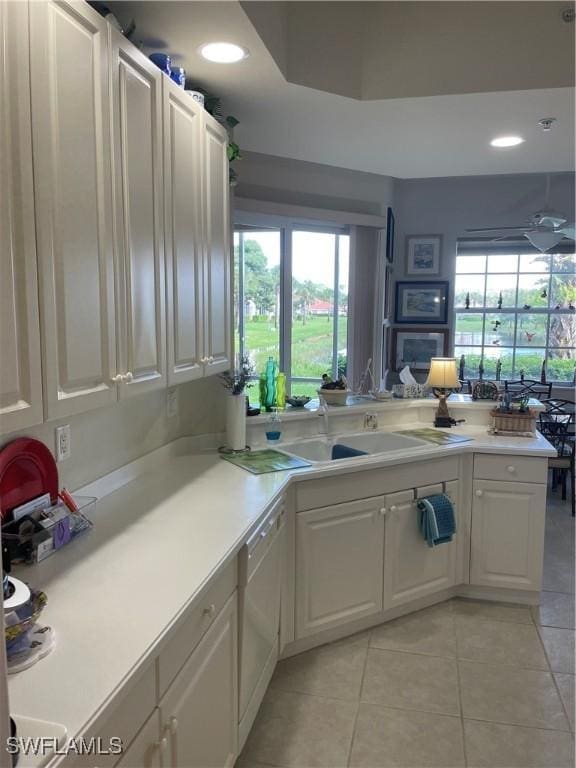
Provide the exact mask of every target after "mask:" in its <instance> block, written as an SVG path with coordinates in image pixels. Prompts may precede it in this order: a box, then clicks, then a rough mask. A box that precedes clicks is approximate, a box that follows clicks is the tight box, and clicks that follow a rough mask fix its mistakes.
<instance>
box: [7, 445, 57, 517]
mask: <svg viewBox="0 0 576 768" xmlns="http://www.w3.org/2000/svg"><path fill="white" fill-rule="evenodd" d="M43 493H49V494H50V498H51V500H52V503H56V501H57V499H58V469H57V467H56V462H55V461H54V457H53V456H52V454H51V453H50V451H49V450H48V448H46V446H45V445H44V443H41V442H40V441H39V440H34V439H33V438H31V437H19V438H17V439H16V440H13V441H12V442H11V443H8V445H5V446H4V448H2V450H1V451H0V519H2V520H4V519H5V518H6V516H7V515H8V513H9V512H11V511H12V510H13V509H14V507H18V506H19V505H20V504H25V503H26V502H27V501H30V499H34V498H36V496H41V495H42V494H43Z"/></svg>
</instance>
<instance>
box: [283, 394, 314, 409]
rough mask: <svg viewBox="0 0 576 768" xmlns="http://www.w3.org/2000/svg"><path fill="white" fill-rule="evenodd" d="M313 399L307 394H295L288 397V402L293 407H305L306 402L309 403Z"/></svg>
mask: <svg viewBox="0 0 576 768" xmlns="http://www.w3.org/2000/svg"><path fill="white" fill-rule="evenodd" d="M310 400H311V398H310V397H307V396H306V395H293V396H292V397H287V398H286V402H287V403H289V404H290V405H291V406H292V407H293V408H304V406H305V405H306V403H309V402H310Z"/></svg>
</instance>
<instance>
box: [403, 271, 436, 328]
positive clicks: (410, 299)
mask: <svg viewBox="0 0 576 768" xmlns="http://www.w3.org/2000/svg"><path fill="white" fill-rule="evenodd" d="M447 318H448V281H447V280H430V281H422V282H420V281H416V280H409V281H408V280H406V281H398V282H397V283H396V306H395V313H394V322H395V323H399V324H400V323H412V324H414V325H419V324H423V323H426V324H429V325H444V324H445V323H446V321H447Z"/></svg>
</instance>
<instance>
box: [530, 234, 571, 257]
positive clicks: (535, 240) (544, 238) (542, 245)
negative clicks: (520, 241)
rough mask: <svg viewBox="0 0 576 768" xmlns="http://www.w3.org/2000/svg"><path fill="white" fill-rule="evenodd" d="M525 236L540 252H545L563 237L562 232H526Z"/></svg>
mask: <svg viewBox="0 0 576 768" xmlns="http://www.w3.org/2000/svg"><path fill="white" fill-rule="evenodd" d="M526 237H527V238H528V240H530V242H531V243H532V245H533V246H534V248H538V250H539V251H541V252H542V253H546V251H549V250H550V248H554V246H555V245H558V243H559V242H560V240H562V238H563V237H564V233H563V232H526Z"/></svg>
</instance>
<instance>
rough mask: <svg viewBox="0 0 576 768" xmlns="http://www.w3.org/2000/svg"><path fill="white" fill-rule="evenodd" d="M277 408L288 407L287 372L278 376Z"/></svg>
mask: <svg viewBox="0 0 576 768" xmlns="http://www.w3.org/2000/svg"><path fill="white" fill-rule="evenodd" d="M276 408H286V374H285V373H279V374H278V376H276Z"/></svg>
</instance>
